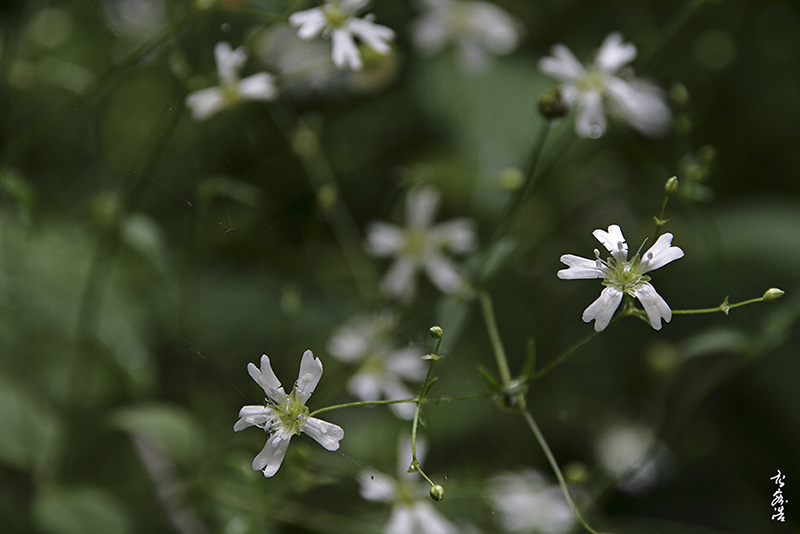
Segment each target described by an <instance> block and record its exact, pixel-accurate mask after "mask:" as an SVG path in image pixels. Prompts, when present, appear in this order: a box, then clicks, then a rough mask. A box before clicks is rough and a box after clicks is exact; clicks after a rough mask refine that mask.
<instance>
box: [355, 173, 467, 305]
mask: <svg viewBox="0 0 800 534" xmlns="http://www.w3.org/2000/svg"><path fill="white" fill-rule="evenodd" d="M438 205H439V193H438V192H437V191H436V190H435V189H433V188H431V187H420V188H417V189H412V190H411V191H409V193H408V196H407V197H406V224H407V226H406V228H401V227H399V226H396V225H394V224H389V223H386V222H373V223H371V224H370V225H369V227H368V228H367V252H369V253H370V254H372V255H373V256H378V257H385V256H394V257H395V261H394V263H393V264H392V266H391V267H390V268H389V271H388V272H387V273H386V275H385V276H384V278H383V281H382V282H381V289H382V290H383V291H384V293H386V294H388V295H391V296H394V297H405V298H410V297H411V296H413V294H414V292H415V285H416V283H415V278H416V273H417V271H418V270H420V269H422V270H424V271H425V273H426V274H427V275H428V277H429V278H430V279H431V281H432V282H433V284H434V285H435V286H436V287H438V288H439V289H440V290H441V291H443V292H445V293H454V292H456V291H458V290H459V289H460V288H461V287H462V285H463V283H464V280H463V278H462V276H461V274H460V273H459V272H458V270H457V269H456V267H455V265H453V263H452V262H451V261H450V260H449V259H448V258H447V257H446V256H445V255H444V251H445V250H449V251H450V252H453V253H467V252H470V251H472V250H474V249H475V246H476V242H475V231H474V229H473V224H472V221H470V220H468V219H463V218H462V219H452V220H450V221H447V222H444V223H440V224H437V225H434V226H431V223H432V222H433V219H434V216H435V215H436V209H437V207H438Z"/></svg>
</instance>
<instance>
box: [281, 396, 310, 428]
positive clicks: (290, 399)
mask: <svg viewBox="0 0 800 534" xmlns="http://www.w3.org/2000/svg"><path fill="white" fill-rule="evenodd" d="M275 410H276V411H277V412H278V418H279V419H280V421H281V426H283V427H284V428H285V429H286V430H288V431H289V432H291V433H292V434H299V433H300V423H302V422H304V421H305V420H306V418H308V407H307V406H306V405H305V403H302V402H300V401H298V400H297V396H296V391H295V390H292V393H291V395H289V396H287V397H286V400H285V401H284V403H283V404H281V405H279V406H276V407H275Z"/></svg>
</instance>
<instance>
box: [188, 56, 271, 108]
mask: <svg viewBox="0 0 800 534" xmlns="http://www.w3.org/2000/svg"><path fill="white" fill-rule="evenodd" d="M214 56H215V57H216V60H217V73H218V74H219V82H220V83H219V86H218V87H210V88H208V89H202V90H200V91H196V92H194V93H191V94H189V95H188V96H187V97H186V105H187V106H188V107H189V109H190V110H191V112H192V118H193V119H194V120H196V121H202V120H205V119H207V118H209V117H211V116H212V115H214V114H216V113H218V112H219V111H221V110H223V109H225V108H227V107H230V106H232V105H234V104H236V103H237V102H240V101H244V100H260V101H267V100H273V99H274V98H275V97H276V96H277V95H278V90H277V89H276V87H275V82H274V79H273V77H272V75H271V74H267V73H266V72H261V73H258V74H253V75H252V76H248V77H247V78H244V79H239V70H240V69H241V68H242V67H243V66H244V63H245V61H247V54H246V53H245V52H244V50H243V49H242V48H237V49H236V50H233V49H231V45H229V44H228V43H224V42H222V43H217V45H216V46H215V47H214Z"/></svg>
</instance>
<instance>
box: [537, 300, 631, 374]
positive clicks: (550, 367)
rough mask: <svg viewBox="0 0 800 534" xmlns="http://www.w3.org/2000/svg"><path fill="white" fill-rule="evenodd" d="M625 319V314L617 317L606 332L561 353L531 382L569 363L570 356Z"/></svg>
mask: <svg viewBox="0 0 800 534" xmlns="http://www.w3.org/2000/svg"><path fill="white" fill-rule="evenodd" d="M623 317H625V315H623V314H620V315H617V316H616V317H615V318H614V319H612V320H611V322H610V323H609V324H608V326H607V327H606V329H605V330H603V331H602V332H595V333H593V334H590V335H588V336H586V337H585V338H583V339H582V340H581V341H579V342H578V343H576V344H575V345H573V346H572V347H570V348H569V349H567V350H566V351H565V352H563V353H561V354H560V355H559V356H558V357H556V359H555V360H553V361H552V362H550V363H549V364H548V365H547V366H546V367H545V368H544V369H542V370H541V371H539V372H538V373H536V374H534V375H533V378H531V380H530V381H531V382H536V381H537V380H539V379H541V378H544V377H545V376H547V375H548V374H549V373H550V372H551V371H552V370H553V369H555V368H556V367H558V366H559V365H561V364H562V363H564V362H565V361H567V359H568V358H569V357H570V356H572V355H573V354H575V353H576V352H578V351H579V350H581V349H582V348H583V347H585V346H586V345H588V344H589V343H591V342H592V341H594V340H595V339H597V338H598V337H599V336H600V335H601V334H602V333H603V332H605V331H606V330H608V329H609V328H611V326H613V325H614V324H616V323H617V322H619V321H620V320H621V319H622V318H623Z"/></svg>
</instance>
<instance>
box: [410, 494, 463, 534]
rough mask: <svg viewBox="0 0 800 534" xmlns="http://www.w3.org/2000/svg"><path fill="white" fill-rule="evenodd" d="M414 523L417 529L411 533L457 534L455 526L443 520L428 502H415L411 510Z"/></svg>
mask: <svg viewBox="0 0 800 534" xmlns="http://www.w3.org/2000/svg"><path fill="white" fill-rule="evenodd" d="M412 514H413V516H414V521H415V523H416V524H417V525H418V529H417V530H414V531H413V532H419V533H420V534H457V533H458V530H457V529H456V527H455V525H453V524H452V523H451V522H450V521H448V520H447V519H445V517H444V516H443V515H442V514H440V513H439V512H437V511H436V509H435V508H434V507H433V503H431V502H428V501H417V502H416V503H414V507H413V509H412Z"/></svg>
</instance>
